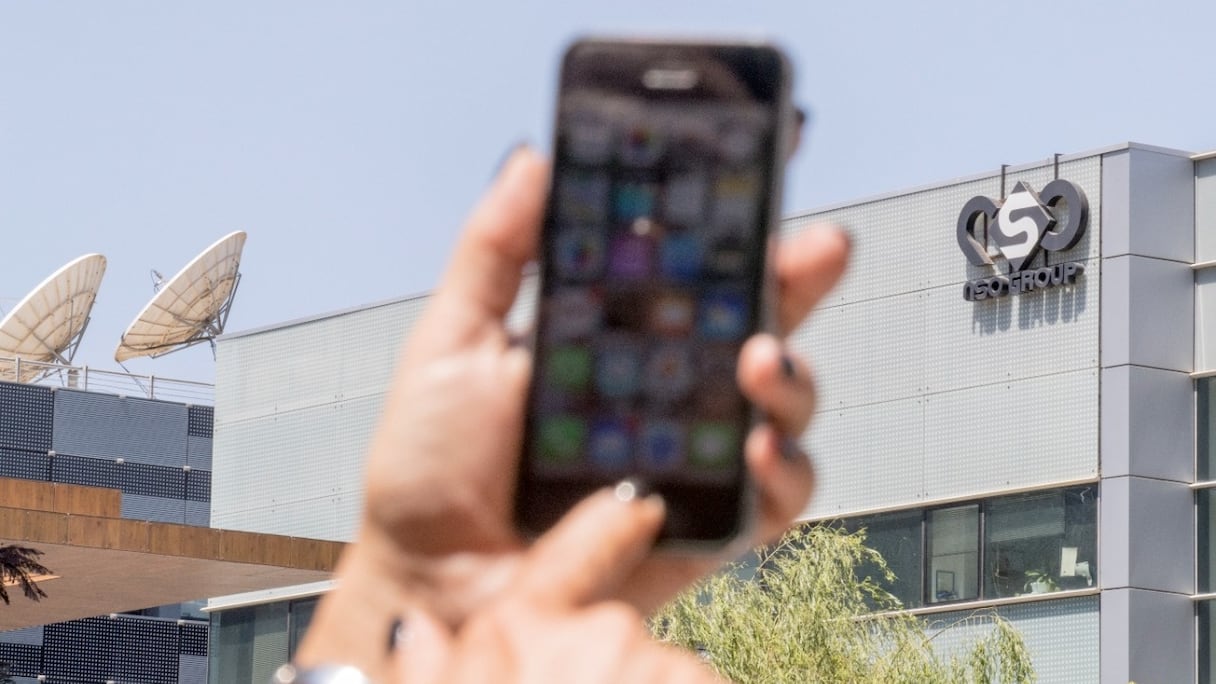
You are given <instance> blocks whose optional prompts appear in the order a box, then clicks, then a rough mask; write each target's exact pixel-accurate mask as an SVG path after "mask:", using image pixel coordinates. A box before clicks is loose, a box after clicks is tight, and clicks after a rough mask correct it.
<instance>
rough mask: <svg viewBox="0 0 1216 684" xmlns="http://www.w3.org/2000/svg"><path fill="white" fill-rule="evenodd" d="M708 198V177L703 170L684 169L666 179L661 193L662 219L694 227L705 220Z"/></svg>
mask: <svg viewBox="0 0 1216 684" xmlns="http://www.w3.org/2000/svg"><path fill="white" fill-rule="evenodd" d="M708 199H709V177H708V175H707V174H706V173H705V172H704V171H684V172H680V173H676V174H673V175H672V176H670V177H669V178H668V179H667V188H666V192H665V193H664V195H663V220H665V221H666V222H667V223H672V224H675V225H679V226H686V227H690V228H691V227H695V226H699V225H701V224H702V223H704V222H705V205H706V203H707V200H708Z"/></svg>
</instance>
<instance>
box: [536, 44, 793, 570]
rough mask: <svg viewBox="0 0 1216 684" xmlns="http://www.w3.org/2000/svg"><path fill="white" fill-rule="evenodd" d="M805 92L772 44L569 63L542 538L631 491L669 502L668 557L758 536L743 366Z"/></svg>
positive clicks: (673, 47)
mask: <svg viewBox="0 0 1216 684" xmlns="http://www.w3.org/2000/svg"><path fill="white" fill-rule="evenodd" d="M789 91H790V68H789V64H788V61H787V60H786V59H785V58H784V56H783V55H782V53H781V52H780V51H779V50H777V49H776V48H774V47H773V46H771V45H767V44H710V43H657V42H640V41H636V42H635V41H603V40H584V41H580V42H577V43H575V44H574V45H572V46H571V47H570V48H569V50H568V51H567V52H566V55H565V58H564V60H563V63H562V70H561V77H560V89H559V93H558V102H557V113H556V119H555V128H556V141H555V145H554V164H553V179H552V185H551V192H550V197H549V202H548V207H547V210H546V216H545V220H544V227H543V235H542V238H541V255H540V261H541V267H540V286H539V288H538V292H539V302H538V306H537V310H536V311H537V313H536V332H535V335H536V339H535V353H536V356H535V365H534V371H533V377H532V383H531V388H530V390H529V397H528V410H527V414H526V424H525V431H524V432H525V434H524V443H523V452H522V458H521V467H520V479H519V483H518V490H517V497H516V518H517V523H518V525H519V526H520V528H521V529H522V530H524V531H525V532H526V533H529V534H539V533H541V532H543V531H544V530H546V529H548V528H549V527H550V526H551V525H552V524H553V523H555V522H556V521H557V520H558V519H559V518H560V517H561V516H562V515H563V514H564V513H565V512H566V511H568V510H569V509H570V508H571V507H572V506H573V505H574V504H575V503H576V502H577V501H579V500H580V499H582V498H583V497H585V496H587V495H588V494H589V493H591V492H593V491H595V490H596V489H599V488H601V487H604V486H606V485H611V484H613V483H616V482H619V481H621V480H623V479H626V478H631V479H633V480H634V481H635V482H637V483H639V484H640V485H641V487H642V488H643V489H645V490H649V491H654V492H657V493H659V494H661V495H662V496H663V498H664V499H665V500H666V504H667V519H666V524H665V527H664V529H663V531H662V534H661V536H660V543H664V542H666V543H668V544H672V543H677V544H688V545H693V546H696V545H700V546H714V547H716V546H721V545H722V544H725V543H727V542H729V541H730V540H731V539H733V538H735V537H736V536H738V535H739V534H740V533H741V532H742V531H743V530H744V529H746V527H747V526H748V524H749V523H750V520H751V517H752V512H753V509H754V502H753V500H752V499H753V495H752V491H751V487H750V486H749V482H748V476H747V470H746V468H745V466H744V463H743V444H744V440H745V439H746V437H747V434H748V431H749V428H750V427H751V426H752V424H753V422H754V421H755V420H756V417H757V416H756V412H755V410H754V409H753V407H751V406H750V405H749V403H748V402H747V401H746V400H745V399H744V397H743V396H742V394H741V393H740V390H739V388H738V383H737V381H736V377H735V367H736V361H737V358H738V355H739V350H740V348H741V347H742V345H743V343H744V342H745V341H746V340H747V338H748V337H749V336H750V335H752V334H753V333H755V332H756V331H759V330H762V329H764V328H766V327H767V326H768V319H769V318H770V316H769V312H768V308H769V305H770V302H771V296H770V294H771V293H770V290H771V284H770V282H769V281H770V278H769V276H768V275H767V274H768V262H769V258H770V252H771V238H770V235H772V234H773V233H774V230H775V227H776V223H777V221H778V218H779V211H780V191H781V186H782V170H783V166H784V154H783V151H784V150H785V149H786V144H787V138H788V136H790V135H791V134H792V126H793V109H792V107H791V105H790V95H789Z"/></svg>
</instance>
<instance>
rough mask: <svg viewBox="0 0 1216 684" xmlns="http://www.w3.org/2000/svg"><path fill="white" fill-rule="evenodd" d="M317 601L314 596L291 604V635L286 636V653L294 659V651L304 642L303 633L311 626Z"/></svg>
mask: <svg viewBox="0 0 1216 684" xmlns="http://www.w3.org/2000/svg"><path fill="white" fill-rule="evenodd" d="M319 601H320V599H319V598H318V597H315V596H314V597H312V598H306V599H300V600H297V601H292V602H291V618H290V629H291V633H290V634H289V635H288V643H287V652H288V654H289V655H290V656H291V657H295V654H296V649H298V648H299V647H300V642H302V641H304V633H305V632H307V631H308V626H309V625H311V624H312V615H313V612H314V611H316V609H317V603H318V602H319Z"/></svg>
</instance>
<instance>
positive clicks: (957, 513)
mask: <svg viewBox="0 0 1216 684" xmlns="http://www.w3.org/2000/svg"><path fill="white" fill-rule="evenodd" d="M925 522H926V531H927V538H928V552H929V568H928V573H927V574H926V575H925V587H926V591H925V597H926V599H927V600H928V602H929V603H942V602H944V601H966V600H968V599H975V598H977V597H978V596H979V593H980V582H979V579H980V574H979V565H980V562H979V561H980V549H979V546H980V507H979V505H977V504H973V505H970V506H954V507H952V508H938V509H935V510H931V511H929V512H928V514H927V516H926V518H925Z"/></svg>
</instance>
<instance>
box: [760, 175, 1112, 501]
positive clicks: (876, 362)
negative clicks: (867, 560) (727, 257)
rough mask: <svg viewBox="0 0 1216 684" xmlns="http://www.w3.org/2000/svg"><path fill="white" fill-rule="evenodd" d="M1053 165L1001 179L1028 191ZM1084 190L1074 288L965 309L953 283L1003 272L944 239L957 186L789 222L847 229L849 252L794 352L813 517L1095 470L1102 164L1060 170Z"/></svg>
mask: <svg viewBox="0 0 1216 684" xmlns="http://www.w3.org/2000/svg"><path fill="white" fill-rule="evenodd" d="M1052 176H1053V168H1052V166H1051V165H1050V164H1045V165H1044V166H1042V167H1038V168H1034V169H1030V170H1028V171H1025V172H1020V173H1013V174H1010V175H1009V177H1008V178H1007V179H1006V188H1007V189H1012V188H1013V187H1014V185H1015V184H1016V183H1017V182H1018V181H1019V180H1026V181H1028V182H1029V183H1030V184H1031V185H1032V186H1033V187H1034V188H1035V189H1040V188H1042V187H1043V185H1044V184H1046V183H1047V182H1048V181H1050V180H1051V178H1052ZM1060 177H1061V178H1065V179H1067V180H1070V181H1072V182H1074V183H1076V184H1078V185H1079V186H1081V187H1082V188H1083V189H1084V191H1085V192H1086V194H1087V195H1088V199H1089V204H1090V210H1089V227H1088V230H1087V232H1086V235H1085V237H1083V238H1082V240H1081V241H1080V242H1079V243H1078V244H1077V245H1076V246H1075V247H1074V248H1073V249H1071V250H1068V251H1067V252H1063V253H1047V256H1046V257H1043V256H1040V257H1038V261H1037V262H1036V264H1039V263H1041V262H1042V261H1043V260H1044V259H1048V260H1050V262H1051V263H1060V262H1063V261H1080V262H1083V263H1084V264H1085V274H1084V275H1083V276H1082V279H1081V280H1080V281H1079V283H1078V284H1077V285H1076V286H1073V287H1061V288H1055V289H1049V290H1046V291H1038V292H1031V293H1025V294H1021V295H1018V296H1012V297H1006V298H1003V299H999V300H995V301H992V300H989V301H981V302H969V301H966V300H964V299H963V283H964V282H965V281H967V280H969V279H974V278H977V277H981V276H992V275H997V274H1004V273H1005V272H1006V266H1004V260H1003V259H998V260H997V261H998V265H999V268H991V267H988V268H978V267H974V266H971V265H970V264H969V262H968V261H967V259H966V257H965V256H964V255H963V254H962V252H961V251H960V250H959V247H958V244H957V238H956V224H957V220H958V214H959V212H960V211H961V209H962V207H963V205H964V204H965V203H966V202H967V201H968V200H969V199H971V198H972V197H974V196H976V195H986V196H989V197H991V198H993V199H997V198H999V196H1000V179H999V176H997V175H994V176H993V177H992V178H985V179H981V180H975V181H968V182H964V183H958V184H953V185H944V186H940V187H936V188H931V189H927V190H922V191H918V192H915V193H909V194H906V195H899V196H894V197H890V198H886V199H880V200H876V201H873V202H868V203H863V204H858V205H854V206H851V207H845V208H841V209H836V210H832V211H828V212H823V213H821V214H815V215H806V216H800V217H795V218H793V219H790V220H787V221H786V222H785V224H784V231H786V232H787V233H794V232H797V231H799V230H802V229H804V228H805V227H806V226H807V225H808V224H810V223H812V222H814V221H834V222H838V223H843V224H845V225H848V226H849V227H850V228H851V229H852V232H853V234H854V236H855V240H854V258H853V263H852V264H851V266H850V270H849V273H848V275H846V277H845V279H844V282H843V283H842V285H841V286H840V287H839V288H838V289H837V290H836V291H835V292H834V293H832V294H831V295H830V296H829V297H828V298H827V299H826V300H825V301H824V302H823V304H822V305H821V306H820V308H819V310H817V311H816V312H815V314H814V317H813V319H812V320H811V322H810V323H809V324H808V325H805V326H803V327H802V328H801V329H799V330H798V331H796V332H795V333H794V334H793V335H792V336H791V340H790V346H791V347H792V348H794V349H795V350H797V351H798V352H799V353H801V354H804V355H805V356H807V357H808V358H809V359H810V361H811V363H812V365H813V367H814V368H815V369H816V371H817V376H816V380H817V384H818V386H819V388H820V403H819V413H818V414H817V415H816V421H815V424H814V425H813V427H812V431H811V433H810V437H809V440H808V443H809V445H810V447H811V451H812V454H813V455H814V457H815V459H816V465H817V468H818V472H819V473H820V482H819V486H818V488H817V492H816V498H815V500H814V501H813V502H812V504H811V507H810V508H809V509H808V511H807V515H810V516H816V517H818V516H829V515H840V514H843V513H849V512H855V511H861V510H865V509H867V508H875V507H890V506H900V505H914V504H916V503H918V502H920V501H923V500H925V499H927V498H941V497H956V496H965V495H970V494H975V493H980V492H988V491H1000V490H1002V489H1007V488H1011V487H1030V486H1039V485H1049V484H1051V483H1053V482H1058V481H1061V480H1067V479H1076V478H1082V477H1090V476H1095V475H1096V474H1097V472H1098V470H1097V468H1098V454H1097V439H1098V432H1097V425H1098V403H1097V396H1098V381H1097V372H1096V369H1097V367H1098V363H1099V358H1098V351H1099V350H1098V335H1099V328H1098V309H1099V306H1098V302H1099V296H1100V292H1099V289H1100V270H1101V269H1100V262H1099V260H1098V248H1099V245H1100V242H1101V240H1100V236H1101V229H1100V228H1101V226H1100V222H1101V195H1100V187H1099V186H1100V183H1101V159H1100V158H1099V157H1089V158H1085V159H1080V160H1075V161H1070V162H1066V163H1063V164H1061V168H1060Z"/></svg>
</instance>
